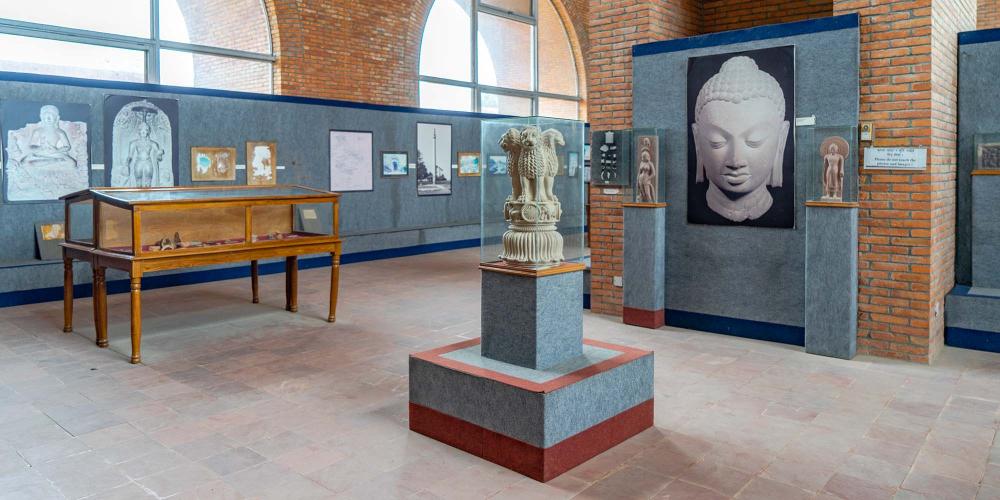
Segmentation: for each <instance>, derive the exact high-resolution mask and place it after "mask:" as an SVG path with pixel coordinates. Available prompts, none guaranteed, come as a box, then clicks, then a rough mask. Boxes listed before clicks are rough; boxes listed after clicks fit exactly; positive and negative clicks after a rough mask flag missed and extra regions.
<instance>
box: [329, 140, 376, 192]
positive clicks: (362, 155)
mask: <svg viewBox="0 0 1000 500" xmlns="http://www.w3.org/2000/svg"><path fill="white" fill-rule="evenodd" d="M374 158H375V149H374V143H373V140H372V133H371V132H368V131H359V130H331V131H330V191H336V192H340V193H343V192H347V191H371V190H372V189H373V188H374V182H375V181H374V179H373V178H372V165H373V164H374Z"/></svg>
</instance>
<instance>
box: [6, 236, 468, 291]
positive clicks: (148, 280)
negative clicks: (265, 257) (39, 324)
mask: <svg viewBox="0 0 1000 500" xmlns="http://www.w3.org/2000/svg"><path fill="white" fill-rule="evenodd" d="M477 246H479V239H478V238H475V239H468V240H457V241H447V242H442V243H428V244H425V245H415V246H409V247H401V248H387V249H384V250H372V251H368V252H357V253H350V254H344V255H343V256H342V257H341V258H340V263H341V264H353V263H357V262H367V261H372V260H381V259H394V258H397V257H408V256H411V255H420V254H426V253H433V252H443V251H446V250H458V249H461V248H472V247H477ZM329 265H330V258H329V257H311V258H308V259H299V269H313V268H317V267H326V266H329ZM284 271H285V263H284V262H280V261H279V262H266V263H263V264H261V265H260V267H259V272H260V274H276V273H282V272H284ZM248 276H250V266H249V265H246V266H238V267H226V268H222V269H204V270H200V271H189V272H184V273H175V274H162V275H157V276H147V277H144V278H143V279H142V289H143V290H152V289H156V288H166V287H171V286H180V285H192V284H196V283H206V282H209V281H221V280H231V279H236V278H246V277H248ZM107 287H108V293H109V294H115V293H126V292H128V291H129V283H128V280H112V281H108V283H107ZM93 295H94V290H93V287H92V286H91V285H90V284H89V283H86V284H82V285H74V286H73V296H74V297H78V298H83V297H91V296H93ZM62 296H63V289H62V287H61V286H56V287H50V288H36V289H33V290H17V291H13V292H4V293H0V307H11V306H21V305H26V304H35V303H38V302H51V301H54V300H62Z"/></svg>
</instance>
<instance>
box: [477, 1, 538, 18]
mask: <svg viewBox="0 0 1000 500" xmlns="http://www.w3.org/2000/svg"><path fill="white" fill-rule="evenodd" d="M480 3H481V4H482V5H485V6H488V7H493V8H494V9H498V10H502V11H504V12H510V13H511V14H518V15H522V16H525V17H531V0H482V1H481V2H480Z"/></svg>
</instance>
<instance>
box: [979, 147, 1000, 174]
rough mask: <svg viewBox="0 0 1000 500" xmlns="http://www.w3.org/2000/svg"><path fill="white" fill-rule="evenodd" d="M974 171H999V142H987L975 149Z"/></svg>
mask: <svg viewBox="0 0 1000 500" xmlns="http://www.w3.org/2000/svg"><path fill="white" fill-rule="evenodd" d="M976 169H977V170H997V169H1000V142H987V143H984V144H980V145H978V146H977V147H976Z"/></svg>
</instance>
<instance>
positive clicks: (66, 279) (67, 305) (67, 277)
mask: <svg viewBox="0 0 1000 500" xmlns="http://www.w3.org/2000/svg"><path fill="white" fill-rule="evenodd" d="M63 331H64V332H66V333H69V332H72V331H73V259H71V258H69V257H63Z"/></svg>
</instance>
